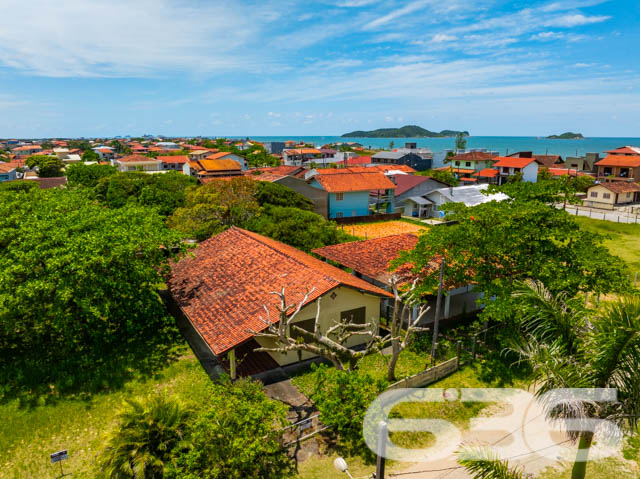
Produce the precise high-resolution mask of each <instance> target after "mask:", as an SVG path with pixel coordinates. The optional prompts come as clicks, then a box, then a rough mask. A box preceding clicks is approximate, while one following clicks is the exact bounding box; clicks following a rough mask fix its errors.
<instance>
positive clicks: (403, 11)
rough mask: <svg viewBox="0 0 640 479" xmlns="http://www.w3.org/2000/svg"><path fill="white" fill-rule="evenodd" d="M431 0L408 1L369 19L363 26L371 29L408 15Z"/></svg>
mask: <svg viewBox="0 0 640 479" xmlns="http://www.w3.org/2000/svg"><path fill="white" fill-rule="evenodd" d="M432 1H433V0H417V1H414V2H411V3H408V4H407V5H405V6H404V7H402V8H399V9H397V10H394V11H392V12H390V13H387V14H386V15H383V16H382V17H379V18H377V19H375V20H372V21H370V22H369V23H367V24H366V25H365V26H364V29H365V30H373V29H374V28H378V27H380V26H382V25H385V24H387V23H389V22H391V21H392V20H395V19H396V18H398V17H402V16H404V15H408V14H410V13H413V12H415V11H416V10H420V9H421V8H423V7H425V6H427V5H428V4H429V3H432Z"/></svg>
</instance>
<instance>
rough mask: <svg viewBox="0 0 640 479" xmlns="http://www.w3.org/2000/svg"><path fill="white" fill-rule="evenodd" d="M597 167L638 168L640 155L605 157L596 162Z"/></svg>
mask: <svg viewBox="0 0 640 479" xmlns="http://www.w3.org/2000/svg"><path fill="white" fill-rule="evenodd" d="M596 165H597V166H623V167H629V168H637V167H638V166H640V155H607V156H605V157H604V158H603V159H602V160H600V161H597V162H596Z"/></svg>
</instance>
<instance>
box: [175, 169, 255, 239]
mask: <svg viewBox="0 0 640 479" xmlns="http://www.w3.org/2000/svg"><path fill="white" fill-rule="evenodd" d="M256 189H257V182H256V181H255V180H252V179H250V178H245V177H238V178H232V179H231V180H229V181H226V180H214V181H211V182H209V183H207V184H206V185H203V186H201V187H199V188H191V189H189V190H188V191H187V192H186V198H185V204H184V206H183V207H181V208H178V209H176V211H175V212H174V213H173V215H172V216H171V217H170V218H169V220H168V224H169V226H170V227H171V228H175V229H177V230H178V231H182V232H183V233H185V234H186V235H188V236H189V237H191V238H195V239H197V240H204V239H206V238H208V237H210V236H211V235H213V234H216V233H219V232H221V231H223V230H224V229H225V228H227V227H229V226H232V225H235V226H240V227H245V226H246V224H247V222H248V221H249V220H251V219H252V218H253V217H254V216H255V215H257V214H258V213H259V212H260V205H259V204H258V202H257V200H256V199H255V197H254V195H255V192H256Z"/></svg>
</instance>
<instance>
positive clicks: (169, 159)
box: [158, 155, 189, 164]
mask: <svg viewBox="0 0 640 479" xmlns="http://www.w3.org/2000/svg"><path fill="white" fill-rule="evenodd" d="M158 160H160V161H161V162H163V163H180V164H184V163H187V162H188V161H189V157H188V156H186V155H173V156H172V155H167V156H158Z"/></svg>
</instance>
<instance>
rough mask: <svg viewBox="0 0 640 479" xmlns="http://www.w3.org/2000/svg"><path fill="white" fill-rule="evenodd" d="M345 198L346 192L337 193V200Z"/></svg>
mask: <svg viewBox="0 0 640 479" xmlns="http://www.w3.org/2000/svg"><path fill="white" fill-rule="evenodd" d="M342 200H344V193H336V201H342Z"/></svg>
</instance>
